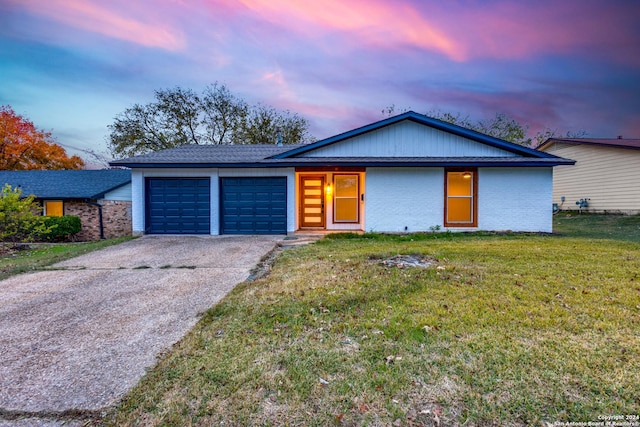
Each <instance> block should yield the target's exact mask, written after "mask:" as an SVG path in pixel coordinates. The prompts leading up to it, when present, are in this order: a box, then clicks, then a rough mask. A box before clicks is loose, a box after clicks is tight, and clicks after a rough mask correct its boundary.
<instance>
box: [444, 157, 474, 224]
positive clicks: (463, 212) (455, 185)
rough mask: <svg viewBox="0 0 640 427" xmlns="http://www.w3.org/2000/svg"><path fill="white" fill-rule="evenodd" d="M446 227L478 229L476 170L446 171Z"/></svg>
mask: <svg viewBox="0 0 640 427" xmlns="http://www.w3.org/2000/svg"><path fill="white" fill-rule="evenodd" d="M444 187H445V188H444V194H445V196H444V197H445V201H444V203H445V211H444V225H445V226H446V227H477V225H478V216H477V206H478V197H477V194H478V193H477V187H478V173H477V171H476V170H475V169H469V170H446V171H445V183H444Z"/></svg>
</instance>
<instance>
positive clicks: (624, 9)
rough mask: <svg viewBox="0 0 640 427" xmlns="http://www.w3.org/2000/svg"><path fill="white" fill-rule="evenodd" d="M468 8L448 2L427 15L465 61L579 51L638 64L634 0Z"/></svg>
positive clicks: (638, 11) (638, 14) (639, 13)
mask: <svg viewBox="0 0 640 427" xmlns="http://www.w3.org/2000/svg"><path fill="white" fill-rule="evenodd" d="M467 6H469V5H468V4H467V5H464V4H458V5H456V4H455V3H454V4H450V3H448V2H447V3H446V6H445V4H441V5H439V7H438V9H435V10H433V11H432V12H433V13H435V14H436V15H437V16H438V22H439V23H440V25H441V26H442V28H447V29H448V31H449V32H450V34H451V37H452V38H453V39H454V40H455V41H456V42H457V43H458V44H459V45H460V46H463V49H464V51H465V52H467V54H468V58H470V59H471V58H498V59H512V58H516V59H521V58H531V57H533V56H537V55H541V54H560V55H562V54H567V53H575V52H576V51H577V50H578V51H582V53H584V54H586V55H589V56H596V55H597V56H606V57H610V58H614V59H616V60H618V61H621V62H632V63H635V64H637V63H638V57H637V55H629V52H630V49H633V48H634V46H633V45H634V42H633V40H636V39H637V36H638V27H637V22H638V20H639V19H640V8H638V7H637V4H635V3H634V2H627V3H621V2H602V1H598V0H563V1H556V0H539V1H535V2H513V1H504V0H503V1H498V2H493V3H492V4H491V7H479V6H480V5H479V4H476V5H475V7H467ZM634 33H635V36H634Z"/></svg>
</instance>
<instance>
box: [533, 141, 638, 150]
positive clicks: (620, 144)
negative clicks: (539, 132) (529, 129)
mask: <svg viewBox="0 0 640 427" xmlns="http://www.w3.org/2000/svg"><path fill="white" fill-rule="evenodd" d="M557 142H560V143H564V144H571V145H597V146H601V147H613V148H625V149H631V150H640V139H622V138H549V139H547V140H546V141H545V142H543V143H542V144H540V145H539V146H538V150H544V149H546V148H549V147H550V146H551V145H553V144H554V143H557Z"/></svg>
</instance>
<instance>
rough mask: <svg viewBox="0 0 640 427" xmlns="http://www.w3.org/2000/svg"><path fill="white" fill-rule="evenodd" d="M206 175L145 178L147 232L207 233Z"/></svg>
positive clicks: (208, 203) (209, 215)
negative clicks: (204, 176) (202, 176)
mask: <svg viewBox="0 0 640 427" xmlns="http://www.w3.org/2000/svg"><path fill="white" fill-rule="evenodd" d="M210 194H211V190H210V180H209V178H147V181H146V196H147V205H146V206H147V211H146V221H145V224H146V232H147V233H148V234H210V233H211V229H210V224H211V204H210Z"/></svg>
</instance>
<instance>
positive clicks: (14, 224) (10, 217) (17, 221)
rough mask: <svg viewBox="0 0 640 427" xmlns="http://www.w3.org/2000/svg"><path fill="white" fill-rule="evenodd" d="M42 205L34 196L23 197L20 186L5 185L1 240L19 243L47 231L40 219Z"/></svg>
mask: <svg viewBox="0 0 640 427" xmlns="http://www.w3.org/2000/svg"><path fill="white" fill-rule="evenodd" d="M39 212H40V207H39V206H38V204H37V203H36V202H35V201H34V197H33V196H28V197H24V198H23V197H22V190H20V188H11V186H10V185H9V184H7V185H5V186H4V187H3V188H2V191H1V192H0V242H2V245H3V246H4V245H6V243H13V244H15V243H17V242H24V241H29V240H33V238H34V237H35V236H37V235H40V234H41V233H43V232H46V226H45V224H44V223H43V222H42V221H41V220H40V218H41V217H40V215H38V214H39Z"/></svg>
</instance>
